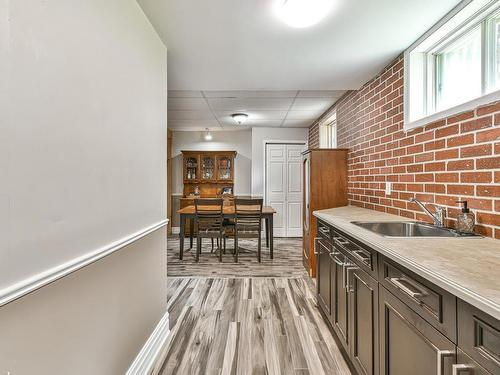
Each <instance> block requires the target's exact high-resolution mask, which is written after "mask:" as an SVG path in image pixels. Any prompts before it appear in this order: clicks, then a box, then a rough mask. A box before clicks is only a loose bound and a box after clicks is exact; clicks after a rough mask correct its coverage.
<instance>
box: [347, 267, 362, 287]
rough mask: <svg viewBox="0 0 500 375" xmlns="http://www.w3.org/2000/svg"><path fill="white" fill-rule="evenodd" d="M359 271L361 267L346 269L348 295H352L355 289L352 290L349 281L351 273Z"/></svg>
mask: <svg viewBox="0 0 500 375" xmlns="http://www.w3.org/2000/svg"><path fill="white" fill-rule="evenodd" d="M355 270H359V267H356V266H351V267H346V284H345V288H346V290H347V292H348V293H351V292H353V291H354V288H351V282H350V281H349V272H351V271H355Z"/></svg>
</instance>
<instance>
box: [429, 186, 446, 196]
mask: <svg viewBox="0 0 500 375" xmlns="http://www.w3.org/2000/svg"><path fill="white" fill-rule="evenodd" d="M425 191H426V192H427V193H438V194H444V193H445V192H446V188H445V186H444V185H443V184H426V185H425Z"/></svg>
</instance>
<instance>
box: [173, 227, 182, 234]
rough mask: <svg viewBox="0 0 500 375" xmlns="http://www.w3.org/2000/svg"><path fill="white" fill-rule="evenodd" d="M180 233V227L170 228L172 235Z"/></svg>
mask: <svg viewBox="0 0 500 375" xmlns="http://www.w3.org/2000/svg"><path fill="white" fill-rule="evenodd" d="M180 232H181V227H172V234H179V233H180Z"/></svg>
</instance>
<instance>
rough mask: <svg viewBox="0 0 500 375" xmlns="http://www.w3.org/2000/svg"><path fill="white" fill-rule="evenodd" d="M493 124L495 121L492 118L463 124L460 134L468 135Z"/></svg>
mask: <svg viewBox="0 0 500 375" xmlns="http://www.w3.org/2000/svg"><path fill="white" fill-rule="evenodd" d="M492 124H493V119H492V117H491V116H488V117H481V118H478V119H475V120H471V121H467V122H463V123H462V124H460V132H461V133H466V132H470V131H474V130H479V129H483V128H488V127H490V126H491V125H492Z"/></svg>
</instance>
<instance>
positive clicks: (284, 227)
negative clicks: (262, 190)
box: [266, 144, 304, 237]
mask: <svg viewBox="0 0 500 375" xmlns="http://www.w3.org/2000/svg"><path fill="white" fill-rule="evenodd" d="M303 150H304V145H303V144H267V145H266V204H267V205H269V206H272V207H273V208H274V209H275V210H276V215H275V217H274V236H276V237H301V236H302V204H303V203H302V197H303V194H302V189H303V183H302V155H301V153H302V151H303Z"/></svg>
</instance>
